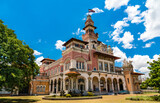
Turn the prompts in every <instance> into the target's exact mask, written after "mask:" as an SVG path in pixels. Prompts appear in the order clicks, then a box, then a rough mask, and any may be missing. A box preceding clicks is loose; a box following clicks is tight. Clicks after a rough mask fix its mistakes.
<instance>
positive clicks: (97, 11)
mask: <svg viewBox="0 0 160 103" xmlns="http://www.w3.org/2000/svg"><path fill="white" fill-rule="evenodd" d="M92 10H94V11H95V12H89V13H86V15H92V14H97V13H103V12H104V11H103V10H102V9H99V8H97V7H95V8H93V9H92Z"/></svg>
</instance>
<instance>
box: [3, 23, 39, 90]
mask: <svg viewBox="0 0 160 103" xmlns="http://www.w3.org/2000/svg"><path fill="white" fill-rule="evenodd" d="M33 52H34V51H33V50H32V49H31V48H30V47H29V46H28V45H26V44H25V43H24V42H23V41H21V40H18V39H17V36H16V34H15V33H14V31H13V30H11V29H9V28H8V27H7V26H6V25H4V24H3V21H2V20H0V88H2V87H5V88H7V89H8V90H10V91H12V90H13V89H14V88H15V87H18V88H19V89H20V90H22V89H23V88H26V87H28V86H29V82H30V81H31V77H34V76H35V75H37V74H38V73H39V67H38V65H37V64H36V63H35V62H34V61H35V57H34V55H33Z"/></svg>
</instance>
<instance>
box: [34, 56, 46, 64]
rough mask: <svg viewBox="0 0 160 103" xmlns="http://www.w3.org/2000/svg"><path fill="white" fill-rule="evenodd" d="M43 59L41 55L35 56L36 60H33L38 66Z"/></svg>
mask: <svg viewBox="0 0 160 103" xmlns="http://www.w3.org/2000/svg"><path fill="white" fill-rule="evenodd" d="M43 59H44V57H43V56H40V57H39V58H37V59H36V60H35V62H36V64H37V65H38V66H40V65H41V64H42V63H41V60H43Z"/></svg>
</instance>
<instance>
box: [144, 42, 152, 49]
mask: <svg viewBox="0 0 160 103" xmlns="http://www.w3.org/2000/svg"><path fill="white" fill-rule="evenodd" d="M154 43H155V42H149V43H146V44H145V46H144V47H143V48H149V47H151V45H152V44H154Z"/></svg>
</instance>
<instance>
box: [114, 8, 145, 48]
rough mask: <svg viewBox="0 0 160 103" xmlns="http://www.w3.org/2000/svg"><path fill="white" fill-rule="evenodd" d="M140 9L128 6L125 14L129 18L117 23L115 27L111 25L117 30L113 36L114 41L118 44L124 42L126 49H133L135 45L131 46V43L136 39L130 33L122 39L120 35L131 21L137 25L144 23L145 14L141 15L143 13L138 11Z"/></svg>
mask: <svg viewBox="0 0 160 103" xmlns="http://www.w3.org/2000/svg"><path fill="white" fill-rule="evenodd" d="M139 8H140V6H139V5H135V6H127V9H125V11H124V12H126V13H127V14H128V17H124V18H123V20H121V21H117V22H116V23H115V24H114V25H111V26H112V27H114V29H115V30H114V31H113V32H112V34H111V36H112V39H113V40H114V41H117V42H118V43H121V42H122V43H123V45H122V47H123V48H125V49H131V48H133V44H131V42H133V40H134V38H133V35H131V33H130V32H129V31H128V32H125V33H124V35H123V37H120V34H122V33H123V32H124V27H128V26H129V24H128V22H129V21H131V23H136V24H138V23H141V22H142V21H144V20H143V17H144V16H143V13H141V11H140V10H138V9H139ZM134 48H135V47H134Z"/></svg>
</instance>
